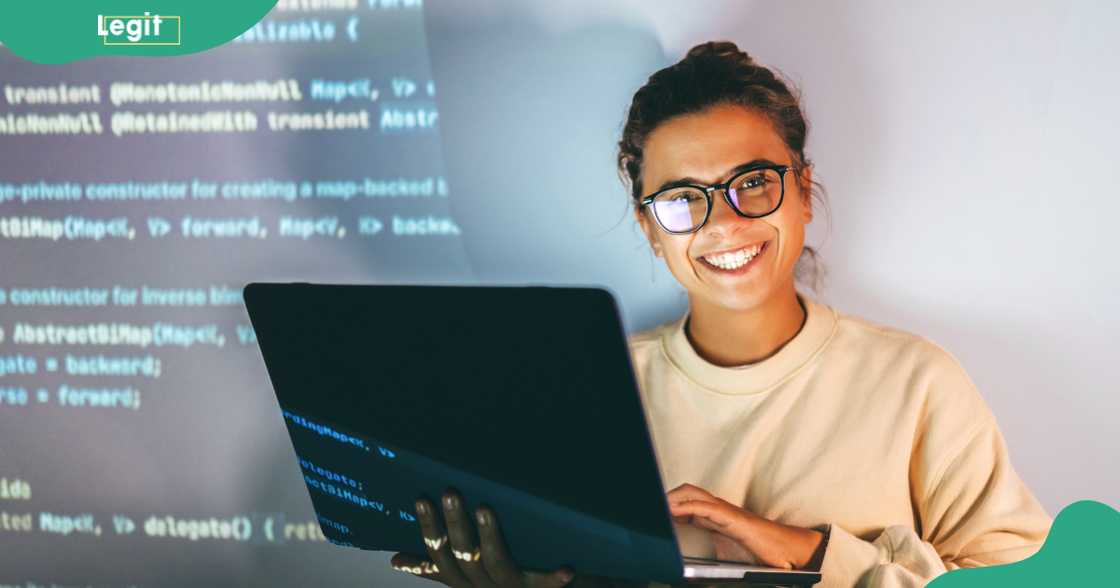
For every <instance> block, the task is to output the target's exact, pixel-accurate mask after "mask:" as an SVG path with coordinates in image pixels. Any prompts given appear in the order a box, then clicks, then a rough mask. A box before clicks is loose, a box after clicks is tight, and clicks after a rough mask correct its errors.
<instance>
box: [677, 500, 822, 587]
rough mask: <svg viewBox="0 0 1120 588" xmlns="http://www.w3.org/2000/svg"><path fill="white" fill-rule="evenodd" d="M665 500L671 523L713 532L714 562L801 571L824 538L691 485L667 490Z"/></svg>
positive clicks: (809, 530) (811, 530) (810, 530)
mask: <svg viewBox="0 0 1120 588" xmlns="http://www.w3.org/2000/svg"><path fill="white" fill-rule="evenodd" d="M668 499H669V512H670V513H672V515H673V520H675V521H677V522H678V523H686V524H692V525H696V526H698V527H703V528H705V529H709V530H712V531H715V535H714V543H715V548H716V559H723V560H730V561H745V562H748V563H752V564H756V565H764V566H770V567H775V568H785V569H804V568H806V567H807V566H808V565H809V564H810V563H812V562H813V560H814V556H815V555H816V554H817V549H818V548H819V547H820V545H821V543H822V541H823V539H824V534H823V533H821V532H820V531H816V530H813V529H805V528H802V527H794V526H790V525H783V524H782V523H778V522H775V521H771V520H769V519H766V518H763V517H760V516H758V515H756V514H754V513H752V512H750V511H748V510H746V509H743V508H740V507H738V506H735V505H734V504H731V503H730V502H727V501H726V500H723V499H721V498H718V497H716V496H713V495H712V494H711V493H709V492H708V491H707V490H704V489H703V488H698V487H696V486H693V485H692V484H682V485H681V486H678V487H677V488H675V489H673V490H671V491H670V492H669V495H668Z"/></svg>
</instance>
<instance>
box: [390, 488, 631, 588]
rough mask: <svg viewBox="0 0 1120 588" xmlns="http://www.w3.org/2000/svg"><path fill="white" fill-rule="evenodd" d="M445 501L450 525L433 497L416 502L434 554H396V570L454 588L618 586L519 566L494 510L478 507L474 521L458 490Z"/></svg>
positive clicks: (568, 573) (568, 572)
mask: <svg viewBox="0 0 1120 588" xmlns="http://www.w3.org/2000/svg"><path fill="white" fill-rule="evenodd" d="M441 504H442V510H443V516H442V519H443V521H445V523H446V527H445V526H444V524H442V523H440V517H438V516H437V513H436V511H435V507H434V506H433V505H432V503H431V502H429V501H427V500H425V499H423V498H421V499H420V500H417V501H416V515H417V520H418V521H419V522H420V533H421V535H422V536H423V539H424V545H426V546H427V548H428V557H427V558H423V557H417V556H414V555H408V554H404V553H398V554H396V555H394V556H393V559H392V564H393V568H394V569H397V570H399V571H402V572H408V573H411V574H414V575H417V576H420V577H422V578H427V579H429V580H435V581H436V582H439V583H441V584H445V585H447V586H450V587H451V588H563V587H568V588H584V587H587V588H593V587H594V588H598V587H599V586H604V587H606V586H611V585H612V584H610V583H601V582H604V581H605V580H603V579H599V578H593V577H589V576H580V577H578V578H577V577H576V575H575V573H574V572H572V570H569V569H560V570H557V571H554V572H551V573H534V572H523V571H521V570H520V569H518V568H517V566H515V565H514V563H513V560H512V559H511V558H510V556H509V552H508V551H507V550H506V545H505V541H504V539H503V538H502V535H501V531H500V530H499V529H498V520H497V517H496V516H495V514H494V512H493V511H492V510H490V509H489V508H487V507H481V508H479V509H478V510H476V511H475V513H474V521H475V523H476V524H472V523H471V520H470V518H468V516H467V513H466V511H465V509H464V508H463V499H462V497H460V496H459V495H458V494H457V493H455V492H453V491H448V492H447V493H445V494H444V495H443V500H442V501H441ZM476 527H477V535H476V531H475V529H476ZM476 536H477V537H478V543H477V544H476V543H475V537H476Z"/></svg>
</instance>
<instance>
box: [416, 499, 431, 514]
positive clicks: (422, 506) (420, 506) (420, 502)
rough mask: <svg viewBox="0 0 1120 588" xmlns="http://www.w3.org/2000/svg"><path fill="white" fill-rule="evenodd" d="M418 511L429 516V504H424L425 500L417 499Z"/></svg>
mask: <svg viewBox="0 0 1120 588" xmlns="http://www.w3.org/2000/svg"><path fill="white" fill-rule="evenodd" d="M416 512H417V513H418V514H422V515H425V516H427V514H428V505H427V504H424V501H423V500H417V501H416Z"/></svg>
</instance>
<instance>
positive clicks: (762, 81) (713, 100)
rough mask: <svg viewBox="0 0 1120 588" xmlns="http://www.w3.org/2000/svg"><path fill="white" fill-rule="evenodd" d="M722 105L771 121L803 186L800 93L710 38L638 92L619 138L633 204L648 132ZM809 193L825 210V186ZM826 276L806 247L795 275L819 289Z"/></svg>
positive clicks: (805, 163) (804, 129)
mask: <svg viewBox="0 0 1120 588" xmlns="http://www.w3.org/2000/svg"><path fill="white" fill-rule="evenodd" d="M791 88H793V90H792V91H791ZM724 104H733V105H738V106H742V107H744V108H748V109H750V110H752V111H755V112H757V113H759V114H762V115H763V116H765V117H766V118H767V119H769V121H770V123H771V125H773V127H774V130H775V131H776V132H777V133H778V136H780V137H781V138H782V140H783V141H784V142H785V144H786V147H787V148H788V149H789V153H790V156H791V158H792V159H793V168H794V169H793V171H794V173H795V174H796V177H797V178H798V182H799V184H800V185H801V186H802V187H803V188H804V187H805V183H804V182H803V178H804V176H802V175H801V172H802V170H804V169H805V168H807V167H811V166H812V162H811V161H809V160H808V159H807V158H806V157H805V142H806V139H807V138H808V134H809V126H808V122H807V121H806V120H805V115H804V113H803V112H802V110H801V96H800V93H799V92H797V90H796V87H794V86H793V84H792V83H788V82H786V81H785V80H783V78H782V77H779V76H778V75H775V73H774V72H773V71H771V70H770V69H768V68H766V67H764V66H762V65H759V64H757V63H755V61H754V59H752V58H751V56H750V55H747V54H746V53H745V52H743V51H740V50H739V48H738V47H737V46H736V45H735V44H734V43H731V42H729V41H712V42H708V43H703V44H700V45H697V46H695V47H693V48H692V49H690V50H689V51H688V54H687V55H685V57H684V59H681V60H680V61H678V62H677V63H674V64H673V65H670V66H668V67H666V68H664V69H661V70H658V71H657V72H655V73H654V74H653V75H651V76H650V77H649V80H647V81H646V84H645V85H644V86H642V87H641V88H639V89H638V91H637V92H635V93H634V99H633V101H632V102H631V103H630V112H629V114H628V115H627V117H626V125H625V126H624V127H623V129H622V139H621V140H619V142H618V172H619V176H620V178H621V179H622V181H623V183H624V184H626V185H627V186H628V187H629V189H630V197H631V199H632V201H633V202H634V203H635V204H636V203H637V202H638V201H639V200H640V199H641V197H642V181H641V173H642V148H643V146H644V145H645V142H646V139H647V138H648V137H649V134H650V133H651V132H653V130H654V129H655V128H657V126H658V125H660V124H662V123H664V122H665V121H667V120H669V119H672V118H674V117H677V116H681V115H684V114H691V113H697V112H701V111H703V110H705V109H707V108H710V107H712V106H717V105H724ZM808 192H809V194H810V197H811V196H812V195H816V196H817V199H818V200H819V201H820V202H821V204H822V205H824V207H825V209H826V212H827V202H826V201H825V199H824V195H823V192H824V187H823V186H822V185H821V184H820V183H818V182H816V181H814V182H812V186H811V187H810V189H809V190H808ZM822 274H823V268H822V266H821V264H820V261H819V259H818V255H817V252H816V250H815V249H814V248H812V247H810V246H808V245H806V246H805V247H804V248H803V250H802V254H801V258H800V259H798V262H797V267H796V268H795V275H796V277H797V279H804V278H808V283H809V285H810V287H812V288H813V289H814V290H817V289H818V285H819V283H820V281H821V278H822Z"/></svg>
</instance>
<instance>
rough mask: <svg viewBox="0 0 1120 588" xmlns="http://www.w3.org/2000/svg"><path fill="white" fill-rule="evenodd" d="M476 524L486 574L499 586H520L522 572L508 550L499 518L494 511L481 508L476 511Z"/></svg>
mask: <svg viewBox="0 0 1120 588" xmlns="http://www.w3.org/2000/svg"><path fill="white" fill-rule="evenodd" d="M475 522H476V523H477V524H478V540H479V544H480V549H481V551H482V565H483V567H484V568H486V573H487V574H489V575H490V577H491V578H493V580H494V582H496V583H497V584H498V585H499V586H520V585H521V572H520V571H519V570H518V569H517V566H515V565H514V564H513V560H512V559H511V558H510V556H509V552H508V551H507V550H506V543H505V538H504V537H502V532H501V529H499V528H498V518H497V516H495V514H494V511H492V510H490V509H489V508H487V507H480V508H479V509H478V510H476V511H475Z"/></svg>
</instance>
